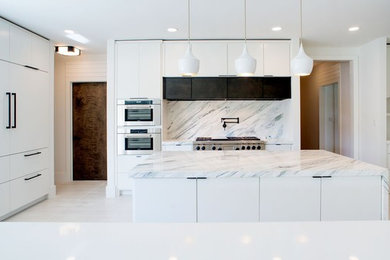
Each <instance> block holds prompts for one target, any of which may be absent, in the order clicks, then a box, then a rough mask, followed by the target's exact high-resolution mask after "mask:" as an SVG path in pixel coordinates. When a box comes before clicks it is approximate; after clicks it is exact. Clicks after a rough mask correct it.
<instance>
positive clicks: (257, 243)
mask: <svg viewBox="0 0 390 260" xmlns="http://www.w3.org/2000/svg"><path fill="white" fill-rule="evenodd" d="M389 244H390V222H388V221H384V222H306V223H303V222H296V223H254V224H242V223H237V224H231V223H229V224H128V223H116V224H112V223H110V224H108V223H94V224H90V223H88V224H87V223H0V259H2V260H13V259H15V260H20V259H39V260H53V259H61V260H81V259H82V260H89V259H91V260H100V259H102V260H103V259H104V260H106V259H115V260H121V259H126V260H128V259H134V260H200V259H201V260H216V259H223V260H237V259H240V260H247V259H248V260H253V259H264V260H298V259H299V260H313V259H315V260H373V259H375V260H387V259H390V250H389Z"/></svg>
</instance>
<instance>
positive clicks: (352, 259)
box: [349, 256, 359, 260]
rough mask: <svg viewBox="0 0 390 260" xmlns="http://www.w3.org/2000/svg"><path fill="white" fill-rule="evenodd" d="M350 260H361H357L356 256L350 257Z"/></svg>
mask: <svg viewBox="0 0 390 260" xmlns="http://www.w3.org/2000/svg"><path fill="white" fill-rule="evenodd" d="M349 260H359V258H357V257H356V256H350V257H349Z"/></svg>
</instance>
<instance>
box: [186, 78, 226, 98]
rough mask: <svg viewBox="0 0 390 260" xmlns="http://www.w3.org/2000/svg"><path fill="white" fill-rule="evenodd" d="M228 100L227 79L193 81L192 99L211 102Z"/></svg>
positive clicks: (195, 79)
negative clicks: (212, 100) (211, 100)
mask: <svg viewBox="0 0 390 260" xmlns="http://www.w3.org/2000/svg"><path fill="white" fill-rule="evenodd" d="M226 98H227V79H226V78H215V77H213V78H207V77H203V78H193V79H192V99H193V100H204V99H207V100H210V99H226Z"/></svg>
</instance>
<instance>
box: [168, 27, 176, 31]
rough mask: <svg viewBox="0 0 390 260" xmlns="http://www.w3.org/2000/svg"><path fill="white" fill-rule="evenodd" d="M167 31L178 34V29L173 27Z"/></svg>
mask: <svg viewBox="0 0 390 260" xmlns="http://www.w3.org/2000/svg"><path fill="white" fill-rule="evenodd" d="M167 31H168V32H177V29H176V28H173V27H171V28H168V29H167Z"/></svg>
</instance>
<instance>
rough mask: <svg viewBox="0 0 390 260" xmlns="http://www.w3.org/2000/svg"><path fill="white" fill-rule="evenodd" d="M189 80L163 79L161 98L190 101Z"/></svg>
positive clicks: (190, 88) (190, 80) (190, 84)
mask: <svg viewBox="0 0 390 260" xmlns="http://www.w3.org/2000/svg"><path fill="white" fill-rule="evenodd" d="M191 86H192V79H191V78H164V80H163V97H164V99H168V100H191V95H192V93H191V92H192V87H191Z"/></svg>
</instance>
